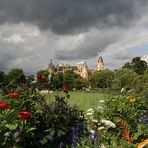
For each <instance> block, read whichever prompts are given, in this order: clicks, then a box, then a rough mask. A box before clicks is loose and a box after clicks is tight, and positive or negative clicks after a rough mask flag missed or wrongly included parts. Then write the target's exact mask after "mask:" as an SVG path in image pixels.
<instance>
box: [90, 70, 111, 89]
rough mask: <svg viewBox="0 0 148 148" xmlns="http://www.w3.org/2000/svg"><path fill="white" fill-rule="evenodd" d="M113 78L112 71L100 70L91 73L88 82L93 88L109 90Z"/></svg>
mask: <svg viewBox="0 0 148 148" xmlns="http://www.w3.org/2000/svg"><path fill="white" fill-rule="evenodd" d="M113 78H114V73H113V72H112V71H110V70H102V71H96V72H95V73H93V74H92V75H91V76H90V78H89V82H90V84H91V86H92V87H93V88H94V87H96V88H109V87H111V86H112V81H113Z"/></svg>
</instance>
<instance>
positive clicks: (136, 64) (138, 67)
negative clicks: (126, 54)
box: [122, 57, 147, 75]
mask: <svg viewBox="0 0 148 148" xmlns="http://www.w3.org/2000/svg"><path fill="white" fill-rule="evenodd" d="M122 68H128V69H133V71H134V72H136V73H137V74H140V75H141V74H144V72H145V70H146V69H147V62H146V61H144V60H141V58H140V57H135V58H133V59H132V62H131V63H129V62H128V63H126V64H124V66H123V67H122Z"/></svg>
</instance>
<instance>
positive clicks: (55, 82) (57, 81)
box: [51, 73, 63, 89]
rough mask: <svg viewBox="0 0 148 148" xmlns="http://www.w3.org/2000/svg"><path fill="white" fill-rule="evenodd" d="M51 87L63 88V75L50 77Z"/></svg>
mask: <svg viewBox="0 0 148 148" xmlns="http://www.w3.org/2000/svg"><path fill="white" fill-rule="evenodd" d="M51 83H52V86H53V87H54V88H56V89H59V88H62V87H63V73H57V74H54V75H53V76H52V81H51Z"/></svg>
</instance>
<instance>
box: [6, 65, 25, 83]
mask: <svg viewBox="0 0 148 148" xmlns="http://www.w3.org/2000/svg"><path fill="white" fill-rule="evenodd" d="M8 79H9V81H14V82H15V83H16V84H20V83H25V81H26V77H25V74H24V72H23V70H22V69H18V68H14V69H11V70H10V72H9V73H8Z"/></svg>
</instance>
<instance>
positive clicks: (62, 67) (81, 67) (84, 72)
mask: <svg viewBox="0 0 148 148" xmlns="http://www.w3.org/2000/svg"><path fill="white" fill-rule="evenodd" d="M47 70H48V72H49V74H52V73H59V72H61V73H64V72H65V71H67V70H72V71H74V72H75V73H77V74H79V75H80V76H81V77H82V78H84V79H88V77H89V75H91V74H92V73H93V71H92V70H90V69H89V68H88V66H87V64H86V61H82V62H80V63H78V64H77V65H76V66H72V65H69V64H64V63H60V64H57V65H54V64H53V63H52V60H51V61H50V64H48V69H47ZM97 70H98V71H100V70H104V61H103V58H102V56H99V57H98V60H97Z"/></svg>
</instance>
